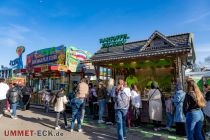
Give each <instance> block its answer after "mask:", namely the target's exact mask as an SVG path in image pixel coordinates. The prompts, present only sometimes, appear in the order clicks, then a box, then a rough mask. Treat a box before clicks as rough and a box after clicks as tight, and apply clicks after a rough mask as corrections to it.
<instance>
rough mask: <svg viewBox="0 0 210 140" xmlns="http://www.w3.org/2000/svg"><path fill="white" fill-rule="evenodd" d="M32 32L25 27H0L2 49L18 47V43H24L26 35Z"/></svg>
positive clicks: (0, 45) (12, 25)
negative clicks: (4, 47)
mask: <svg viewBox="0 0 210 140" xmlns="http://www.w3.org/2000/svg"><path fill="white" fill-rule="evenodd" d="M29 32H31V30H30V29H29V28H27V27H25V26H20V25H15V24H10V25H9V26H4V27H0V47H3V46H7V47H16V46H17V45H18V42H23V41H24V40H25V39H26V38H25V37H26V34H27V33H29Z"/></svg>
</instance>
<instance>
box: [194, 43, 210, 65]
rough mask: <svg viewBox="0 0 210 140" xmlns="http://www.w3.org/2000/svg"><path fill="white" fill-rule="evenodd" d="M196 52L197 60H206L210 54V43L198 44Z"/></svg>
mask: <svg viewBox="0 0 210 140" xmlns="http://www.w3.org/2000/svg"><path fill="white" fill-rule="evenodd" d="M195 54H196V61H197V62H204V60H205V58H206V57H208V56H210V43H206V44H196V45H195Z"/></svg>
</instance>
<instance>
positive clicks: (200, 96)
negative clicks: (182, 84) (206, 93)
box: [187, 80, 206, 108]
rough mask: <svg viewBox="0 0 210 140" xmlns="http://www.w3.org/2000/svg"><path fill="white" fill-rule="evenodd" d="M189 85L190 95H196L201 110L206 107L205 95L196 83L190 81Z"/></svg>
mask: <svg viewBox="0 0 210 140" xmlns="http://www.w3.org/2000/svg"><path fill="white" fill-rule="evenodd" d="M187 84H188V88H187V89H188V94H192V93H194V94H195V98H196V101H197V104H198V106H199V107H200V108H203V107H205V106H206V102H205V99H204V97H203V94H202V93H201V91H200V89H199V87H198V85H197V84H196V83H195V81H194V80H189V81H188V82H187ZM192 91H193V92H192Z"/></svg>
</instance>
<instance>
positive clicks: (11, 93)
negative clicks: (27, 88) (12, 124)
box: [7, 84, 22, 119]
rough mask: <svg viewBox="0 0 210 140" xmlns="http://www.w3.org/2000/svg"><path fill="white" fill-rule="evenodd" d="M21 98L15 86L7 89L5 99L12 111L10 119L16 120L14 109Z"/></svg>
mask: <svg viewBox="0 0 210 140" xmlns="http://www.w3.org/2000/svg"><path fill="white" fill-rule="evenodd" d="M21 98H22V94H21V90H20V87H19V86H18V85H17V84H13V86H12V88H11V89H9V90H8V92H7V99H8V101H9V103H10V105H11V106H12V110H13V111H12V114H11V118H12V119H17V116H16V108H17V104H18V102H19V101H20V100H21Z"/></svg>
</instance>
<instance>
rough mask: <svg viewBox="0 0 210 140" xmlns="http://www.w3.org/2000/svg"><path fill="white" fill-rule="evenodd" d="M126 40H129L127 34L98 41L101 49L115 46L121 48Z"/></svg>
mask: <svg viewBox="0 0 210 140" xmlns="http://www.w3.org/2000/svg"><path fill="white" fill-rule="evenodd" d="M127 39H129V37H128V35H127V34H122V35H117V36H112V37H107V38H103V39H99V42H100V44H102V48H109V47H115V46H122V45H124V44H125V43H126V41H127Z"/></svg>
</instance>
